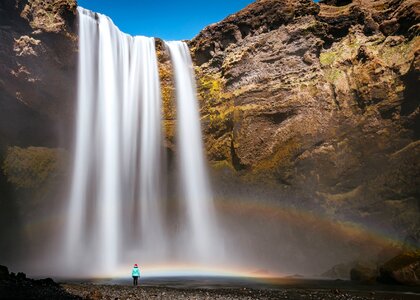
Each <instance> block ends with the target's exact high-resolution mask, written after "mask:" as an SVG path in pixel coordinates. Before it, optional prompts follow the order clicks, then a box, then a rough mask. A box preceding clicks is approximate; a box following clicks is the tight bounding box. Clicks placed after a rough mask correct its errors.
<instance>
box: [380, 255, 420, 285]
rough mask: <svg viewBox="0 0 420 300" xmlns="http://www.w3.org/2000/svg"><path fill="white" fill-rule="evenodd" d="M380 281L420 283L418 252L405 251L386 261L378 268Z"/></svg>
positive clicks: (407, 283) (419, 256)
mask: <svg viewBox="0 0 420 300" xmlns="http://www.w3.org/2000/svg"><path fill="white" fill-rule="evenodd" d="M378 280H379V281H380V282H382V283H391V284H406V285H420V252H419V251H407V252H404V253H401V254H400V255H397V256H396V257H394V258H392V259H391V260H389V261H387V262H386V263H385V264H384V265H383V266H381V268H380V276H379V278H378Z"/></svg>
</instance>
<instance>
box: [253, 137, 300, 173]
mask: <svg viewBox="0 0 420 300" xmlns="http://www.w3.org/2000/svg"><path fill="white" fill-rule="evenodd" d="M301 147H302V145H301V143H300V142H299V141H298V140H297V139H293V138H292V139H289V140H287V141H285V142H283V143H281V144H280V145H279V146H278V148H277V150H276V151H275V152H274V155H272V156H271V157H270V158H268V159H266V160H263V161H261V162H259V163H258V164H257V165H256V166H255V168H254V171H256V172H259V171H264V170H276V169H278V168H279V167H281V166H284V167H286V166H288V165H289V164H290V162H291V161H292V157H293V156H294V155H296V153H297V152H298V151H299V150H300V149H301Z"/></svg>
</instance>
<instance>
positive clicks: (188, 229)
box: [65, 7, 215, 275]
mask: <svg viewBox="0 0 420 300" xmlns="http://www.w3.org/2000/svg"><path fill="white" fill-rule="evenodd" d="M78 11H79V39H80V41H79V78H78V81H79V82H78V85H79V86H78V110H77V117H76V140H75V152H74V164H73V178H72V183H71V189H70V199H69V209H68V220H67V232H66V235H65V236H66V243H65V246H66V258H67V262H68V270H69V272H72V271H73V273H76V274H78V275H80V274H83V273H84V271H86V270H92V269H93V270H94V272H99V273H101V274H102V275H103V274H109V273H111V272H112V271H114V270H115V269H116V268H117V267H118V265H119V264H121V263H123V264H125V263H127V262H130V263H131V262H133V261H135V262H140V263H142V262H144V263H166V262H168V261H169V260H170V259H173V258H174V257H176V258H177V259H178V260H179V261H187V262H190V263H191V262H197V263H198V262H200V263H203V262H209V257H210V251H211V252H212V253H214V248H215V247H214V246H215V245H214V236H215V230H214V228H215V220H214V215H215V214H214V208H213V203H212V196H211V192H210V187H209V182H208V178H207V171H206V166H205V161H204V155H203V143H202V141H201V139H202V137H201V131H200V119H199V114H198V103H197V99H196V96H195V93H196V89H195V82H194V74H193V72H192V62H191V58H190V55H189V50H188V47H187V46H186V44H185V43H181V42H168V43H167V45H168V48H169V50H170V54H171V57H172V60H173V65H174V73H175V81H176V90H177V99H178V106H177V107H178V109H177V110H178V120H179V121H178V131H179V145H178V149H179V157H180V164H179V165H180V171H181V179H182V180H181V183H182V188H183V189H182V191H183V194H182V195H181V196H180V197H181V198H182V199H185V201H184V205H183V208H185V210H186V214H185V216H186V218H185V222H182V221H181V222H176V224H181V229H180V230H178V232H177V234H178V235H177V236H175V237H174V236H169V234H168V232H169V227H170V225H169V224H166V222H165V213H164V211H165V207H164V205H163V203H164V201H163V200H164V199H162V198H163V197H162V194H163V193H162V191H163V190H164V187H163V182H164V180H163V175H164V174H162V167H163V163H162V157H163V135H162V126H161V122H162V116H161V114H162V113H161V93H160V82H159V72H158V63H157V56H156V50H155V40H154V39H153V38H148V37H141V36H136V37H131V36H129V35H126V34H123V33H122V32H120V31H119V30H118V28H117V27H116V26H115V25H114V24H113V23H112V21H111V20H110V19H109V18H108V17H106V16H104V15H101V14H96V13H92V12H90V11H87V10H85V9H83V8H80V7H79V8H78ZM172 225H173V224H172ZM171 232H173V230H172V231H171ZM169 254H170V255H169ZM93 266H95V267H94V268H93ZM85 274H88V273H85Z"/></svg>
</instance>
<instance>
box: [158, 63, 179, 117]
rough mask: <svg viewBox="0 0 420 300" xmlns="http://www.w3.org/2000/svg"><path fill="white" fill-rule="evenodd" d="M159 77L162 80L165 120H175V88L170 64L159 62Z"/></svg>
mask: <svg viewBox="0 0 420 300" xmlns="http://www.w3.org/2000/svg"><path fill="white" fill-rule="evenodd" d="M159 78H160V82H161V95H162V109H163V116H164V119H165V120H173V119H175V113H176V107H175V103H174V99H175V89H174V82H173V74H172V69H171V66H170V65H169V64H164V63H159Z"/></svg>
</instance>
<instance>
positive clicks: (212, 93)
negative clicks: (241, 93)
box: [198, 74, 224, 106]
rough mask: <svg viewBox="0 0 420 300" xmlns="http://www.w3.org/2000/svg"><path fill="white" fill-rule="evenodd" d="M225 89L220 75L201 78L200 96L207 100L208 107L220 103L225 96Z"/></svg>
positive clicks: (199, 82)
mask: <svg viewBox="0 0 420 300" xmlns="http://www.w3.org/2000/svg"><path fill="white" fill-rule="evenodd" d="M223 87H224V84H223V82H222V79H221V76H220V74H212V75H203V76H199V81H198V94H199V96H200V98H201V99H202V100H206V102H207V105H210V106H212V105H214V104H217V103H220V101H221V99H222V98H223V96H224V95H223Z"/></svg>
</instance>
